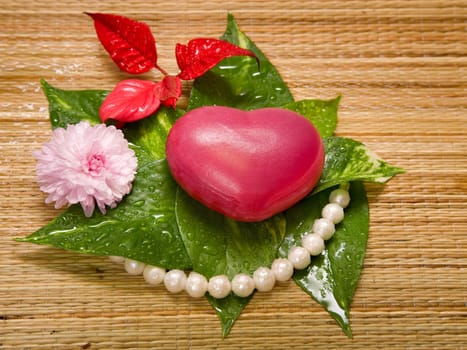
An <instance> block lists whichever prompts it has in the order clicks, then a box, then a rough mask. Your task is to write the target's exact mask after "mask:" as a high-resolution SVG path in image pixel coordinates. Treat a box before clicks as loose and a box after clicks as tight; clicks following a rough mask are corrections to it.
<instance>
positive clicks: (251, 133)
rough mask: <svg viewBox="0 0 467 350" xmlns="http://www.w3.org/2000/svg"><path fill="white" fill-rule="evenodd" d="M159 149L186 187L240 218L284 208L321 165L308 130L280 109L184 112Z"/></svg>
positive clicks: (319, 147) (314, 134)
mask: <svg viewBox="0 0 467 350" xmlns="http://www.w3.org/2000/svg"><path fill="white" fill-rule="evenodd" d="M166 152H167V161H168V164H169V167H170V170H171V172H172V175H173V177H174V178H175V180H176V181H177V182H178V184H179V185H180V186H181V187H182V188H183V189H184V190H185V191H186V192H188V193H189V194H190V195H191V196H192V197H193V198H195V199H197V200H198V201H200V202H201V203H203V204H204V205H206V206H207V207H209V208H211V209H213V210H215V211H218V212H220V213H222V214H224V215H226V216H228V217H231V218H233V219H236V220H239V221H261V220H264V219H267V218H269V217H270V216H272V215H274V214H277V213H279V212H281V211H283V210H285V209H287V208H289V207H291V206H292V205H293V204H295V203H296V202H298V201H299V200H300V199H302V198H303V197H304V196H306V195H307V194H308V193H309V192H310V191H311V190H312V188H313V187H314V186H315V184H316V183H317V182H318V180H319V177H320V175H321V171H322V168H323V164H324V148H323V144H322V141H321V138H320V136H319V134H318V131H317V130H316V129H315V127H314V126H313V125H312V124H311V123H310V122H309V121H308V120H306V119H305V118H304V117H302V116H301V115H299V114H297V113H295V112H292V111H289V110H286V109H280V108H263V109H257V110H254V111H248V112H246V111H242V110H238V109H234V108H230V107H218V106H210V107H201V108H197V109H194V110H191V111H189V112H188V113H186V114H185V115H183V116H182V117H181V118H180V119H178V120H177V122H176V123H175V124H174V125H173V127H172V129H171V130H170V133H169V136H168V139H167V148H166Z"/></svg>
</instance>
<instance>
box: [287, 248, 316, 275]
mask: <svg viewBox="0 0 467 350" xmlns="http://www.w3.org/2000/svg"><path fill="white" fill-rule="evenodd" d="M287 259H288V260H289V261H290V262H291V263H292V265H293V267H294V268H295V269H297V270H303V269H304V268H305V267H307V266H308V265H310V263H311V258H310V253H309V252H308V250H306V249H305V248H303V247H298V246H297V247H292V248H290V250H289V254H288V255H287Z"/></svg>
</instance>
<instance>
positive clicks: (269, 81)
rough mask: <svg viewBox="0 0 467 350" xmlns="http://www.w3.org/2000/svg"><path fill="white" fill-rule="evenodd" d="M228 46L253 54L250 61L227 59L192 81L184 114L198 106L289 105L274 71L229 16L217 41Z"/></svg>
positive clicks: (278, 75)
mask: <svg viewBox="0 0 467 350" xmlns="http://www.w3.org/2000/svg"><path fill="white" fill-rule="evenodd" d="M221 39H222V40H226V41H228V42H230V43H232V44H235V45H238V46H240V47H243V48H245V49H249V50H251V51H253V52H254V53H255V54H256V56H257V57H258V59H259V62H260V64H259V67H258V63H257V61H256V60H255V59H254V58H251V57H231V58H227V59H225V60H223V61H222V62H221V63H219V64H218V65H217V66H216V67H215V68H213V69H211V70H210V71H208V72H207V73H206V74H204V75H203V76H201V77H200V78H198V79H196V80H195V82H194V84H193V89H192V91H191V95H190V100H189V103H188V110H191V109H194V108H197V107H200V106H211V105H219V106H230V107H235V108H239V109H245V110H251V109H257V108H263V107H280V106H283V105H285V104H287V103H289V102H293V97H292V95H291V93H290V91H289V89H288V87H287V85H286V84H285V83H284V81H283V80H282V78H281V76H280V74H279V73H278V71H277V70H276V69H275V68H274V66H273V65H272V64H271V62H269V60H268V59H267V58H266V56H265V55H264V54H263V53H262V52H261V51H260V50H259V49H258V48H257V47H256V45H255V44H254V43H253V42H252V41H251V40H250V39H249V38H248V37H247V36H246V35H245V34H244V33H243V32H242V31H240V29H239V27H238V25H237V23H236V22H235V19H234V17H233V16H232V15H231V14H229V16H228V20H227V30H226V31H225V33H224V35H223V36H222V37H221Z"/></svg>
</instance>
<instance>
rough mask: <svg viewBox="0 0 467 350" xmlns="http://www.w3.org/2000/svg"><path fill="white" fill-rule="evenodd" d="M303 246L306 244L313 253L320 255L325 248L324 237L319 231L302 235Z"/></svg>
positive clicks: (307, 248)
mask: <svg viewBox="0 0 467 350" xmlns="http://www.w3.org/2000/svg"><path fill="white" fill-rule="evenodd" d="M302 246H304V247H305V248H306V250H308V252H309V253H310V254H311V255H313V256H316V255H319V254H321V253H322V252H323V250H324V240H323V237H321V236H320V235H318V234H317V233H309V234H307V235H305V236H303V237H302Z"/></svg>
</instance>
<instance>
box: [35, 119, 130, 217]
mask: <svg viewBox="0 0 467 350" xmlns="http://www.w3.org/2000/svg"><path fill="white" fill-rule="evenodd" d="M33 155H34V157H36V158H37V160H38V163H37V166H36V173H37V179H38V183H39V185H40V189H41V190H42V191H44V192H46V193H48V194H49V196H48V197H47V199H46V200H45V202H46V203H52V202H55V208H60V207H63V206H64V205H68V204H75V203H80V204H81V206H82V207H83V210H84V214H85V215H86V216H87V217H89V216H91V215H92V213H93V211H94V207H95V204H97V206H98V208H99V209H100V211H101V212H102V213H103V214H105V212H106V206H109V207H111V208H114V207H115V206H116V205H117V203H118V202H119V201H120V200H121V199H122V198H123V196H124V195H126V194H128V193H129V192H130V191H131V184H132V182H133V180H134V178H135V173H136V166H137V159H136V156H135V153H134V152H133V150H131V149H130V148H129V147H128V142H127V140H126V139H125V138H124V136H123V133H122V131H121V130H118V129H117V128H115V127H114V126H108V127H107V126H106V125H104V124H98V125H95V126H91V125H90V124H89V123H87V122H80V123H79V124H76V125H69V126H68V127H67V128H66V129H63V128H57V129H55V130H54V131H53V138H52V140H51V141H50V142H48V143H45V144H44V145H43V146H42V149H41V150H40V151H35V152H34V153H33Z"/></svg>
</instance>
